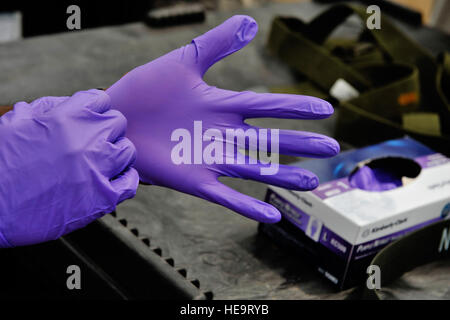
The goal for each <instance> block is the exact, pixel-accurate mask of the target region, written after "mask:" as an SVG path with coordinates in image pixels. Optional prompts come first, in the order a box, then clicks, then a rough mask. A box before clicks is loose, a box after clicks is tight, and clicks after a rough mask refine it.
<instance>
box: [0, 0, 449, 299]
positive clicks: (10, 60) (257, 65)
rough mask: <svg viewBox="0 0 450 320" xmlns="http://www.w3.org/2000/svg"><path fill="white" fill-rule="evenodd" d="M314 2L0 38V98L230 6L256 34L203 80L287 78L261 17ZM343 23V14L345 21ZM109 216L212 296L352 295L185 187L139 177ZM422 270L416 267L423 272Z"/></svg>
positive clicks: (424, 36) (70, 82)
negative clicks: (157, 24) (173, 22)
mask: <svg viewBox="0 0 450 320" xmlns="http://www.w3.org/2000/svg"><path fill="white" fill-rule="evenodd" d="M323 8H324V7H323V6H320V5H317V4H314V3H302V4H286V5H275V4H271V5H267V6H264V7H258V8H252V9H248V10H245V11H244V10H242V11H239V12H215V13H208V15H207V21H206V22H205V23H203V24H196V25H189V26H180V27H172V28H167V29H158V30H154V29H150V28H148V27H147V26H146V25H144V24H142V23H133V24H129V25H124V26H118V27H107V28H100V29H93V30H87V31H80V32H73V33H65V34H58V35H51V36H42V37H36V38H30V39H26V40H23V41H19V42H13V43H8V44H2V45H0V104H8V103H14V102H17V101H20V100H31V99H34V98H37V97H40V96H44V95H70V94H72V93H73V92H75V91H78V90H83V89H89V88H98V87H107V86H109V85H110V84H112V83H113V82H114V81H116V80H117V79H119V78H120V77H121V76H122V75H123V74H124V73H125V72H127V71H129V70H130V69H132V68H133V67H135V66H138V65H141V64H143V63H146V62H147V61H150V60H152V59H155V58H157V57H159V56H160V55H162V54H164V53H166V52H168V51H170V50H172V49H174V48H177V47H179V46H181V45H184V44H186V43H188V42H189V41H190V40H191V39H192V38H193V37H195V36H197V35H198V34H200V33H202V32H204V31H206V30H208V29H209V28H211V27H213V26H215V25H217V24H219V23H220V22H222V21H224V20H225V19H226V18H228V17H230V16H231V15H233V14H249V15H251V16H253V17H254V18H255V19H256V20H257V22H258V23H259V33H258V35H257V37H256V38H255V40H254V41H253V42H252V43H251V44H250V45H248V46H247V47H246V48H245V49H243V50H242V51H240V52H238V53H236V54H234V55H232V56H230V57H228V58H226V59H225V60H224V61H221V62H219V63H218V64H217V65H215V66H214V67H213V68H212V69H211V70H210V71H208V73H207V74H206V81H207V82H208V83H209V84H211V85H216V86H218V87H222V88H227V89H232V90H244V89H248V88H257V87H260V86H264V87H270V86H278V85H285V84H290V83H292V82H293V81H294V78H293V75H292V74H291V73H290V72H289V70H288V69H287V68H286V67H284V66H283V65H281V64H279V63H278V62H277V61H275V60H274V59H272V58H271V57H270V56H268V55H267V53H266V51H265V48H264V46H265V41H266V39H267V34H268V31H269V27H270V22H271V19H272V17H273V16H274V15H276V14H286V15H295V16H298V17H301V18H304V19H305V20H309V19H310V18H311V17H312V16H314V15H315V14H317V13H318V12H320V11H321V10H322V9H323ZM351 23H352V21H350V22H348V24H349V27H351ZM344 29H345V28H344ZM406 31H408V32H409V33H411V34H412V35H413V36H414V37H415V38H416V39H419V41H421V40H426V41H425V42H427V43H426V45H427V46H428V47H429V48H430V49H431V50H432V51H433V52H434V53H436V52H438V51H440V50H442V49H443V48H445V46H447V47H448V42H446V41H447V40H448V38H446V37H445V36H443V35H439V34H438V35H433V36H431V37H430V31H429V30H427V29H416V30H414V29H411V27H407V28H406ZM344 32H345V30H344ZM412 32H413V33H412ZM433 39H434V40H433ZM442 39H447V40H446V41H442ZM251 122H252V123H254V124H258V125H260V126H267V127H280V128H286V129H297V130H311V131H315V132H319V133H324V134H329V135H332V133H333V129H334V128H333V126H334V117H332V118H331V119H327V120H320V121H293V120H279V119H258V120H254V121H251ZM149 125H150V126H151V123H149ZM284 160H285V161H287V160H288V159H284ZM180 179H182V177H180ZM224 181H225V182H226V184H228V185H230V186H232V187H233V188H235V189H237V190H239V191H241V192H243V193H246V194H248V195H251V196H253V197H256V198H259V199H262V198H263V197H264V195H265V191H266V186H265V185H263V184H259V183H255V182H251V181H244V180H233V179H225V180H224ZM117 215H118V216H119V217H124V218H126V219H127V221H128V224H129V226H130V227H136V228H137V229H138V230H139V232H140V234H143V235H147V236H148V237H150V238H151V239H152V241H153V242H156V243H157V244H158V245H159V246H161V248H162V249H163V252H164V253H165V254H166V255H170V256H172V257H173V258H174V260H175V264H176V265H179V266H183V267H186V268H187V270H188V273H189V274H190V275H191V276H192V277H194V278H198V279H199V280H200V282H201V286H202V288H203V289H204V290H211V291H213V293H214V295H215V298H218V299H221V298H222V299H234V298H241V299H266V298H269V299H316V298H330V299H341V298H351V297H358V296H359V291H360V290H359V289H350V290H347V291H344V292H340V293H338V292H336V291H335V290H334V288H333V287H332V286H331V285H330V284H329V283H328V282H326V281H325V280H323V279H322V278H321V277H320V276H319V275H318V274H316V272H315V271H314V270H313V268H311V267H310V266H309V265H308V263H307V262H306V261H302V260H301V259H299V258H298V257H296V256H293V255H290V254H289V253H288V252H285V251H283V250H281V249H279V248H278V247H276V246H275V245H273V244H272V243H271V242H270V241H269V240H268V239H267V238H265V237H264V236H261V235H258V233H257V223H256V222H254V221H251V220H248V219H246V218H243V217H241V216H239V215H237V214H235V213H233V212H231V211H229V210H227V209H225V208H223V207H220V206H217V205H214V204H211V203H208V202H206V201H203V200H200V199H197V198H194V197H191V196H189V195H185V194H182V193H179V192H176V191H173V190H169V189H165V188H161V187H156V186H140V188H139V190H138V193H137V195H136V197H135V198H134V199H132V200H129V201H126V202H124V203H123V204H121V205H120V206H119V207H118V210H117ZM447 271H448V268H447ZM426 274H428V273H422V275H423V277H425V276H426ZM447 274H448V272H447ZM447 281H449V279H447ZM441 296H442V295H441ZM447 298H448V297H447Z"/></svg>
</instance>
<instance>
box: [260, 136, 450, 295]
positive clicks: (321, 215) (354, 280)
mask: <svg viewBox="0 0 450 320" xmlns="http://www.w3.org/2000/svg"><path fill="white" fill-rule="evenodd" d="M388 158H390V159H397V162H398V160H399V159H400V161H403V160H404V161H405V164H407V163H409V164H411V163H414V165H415V166H416V167H417V168H418V169H417V172H418V175H417V176H415V177H414V178H410V179H406V180H405V182H406V183H404V184H403V186H401V187H398V188H395V189H392V190H387V191H368V190H362V189H358V188H355V187H352V186H351V184H350V182H349V177H350V175H351V174H352V173H353V172H354V171H355V170H357V169H358V167H360V166H362V165H363V164H366V163H368V162H370V161H376V159H388ZM400 163H401V162H400ZM294 165H298V166H299V167H302V168H305V169H308V170H310V171H312V172H314V173H315V174H316V175H317V176H318V177H319V180H320V185H319V187H318V188H317V189H315V190H313V191H309V192H299V191H292V190H287V189H282V188H279V187H275V186H269V189H268V191H267V195H266V202H268V203H270V204H272V205H273V206H275V207H276V208H277V209H279V210H280V212H281V214H282V217H283V218H282V221H281V222H280V223H278V224H275V225H266V224H261V225H260V229H261V230H262V231H263V232H264V233H266V234H268V235H269V236H271V237H272V238H273V239H274V240H276V241H277V242H279V243H281V244H283V245H287V246H288V247H290V248H293V249H294V250H295V251H299V252H301V253H302V254H303V257H304V258H306V259H308V261H311V262H312V263H313V264H314V265H315V266H316V267H317V269H318V271H319V272H320V273H321V274H323V275H324V276H325V277H326V278H327V279H329V280H330V281H331V282H333V283H334V284H335V285H337V286H338V287H339V288H340V289H344V288H348V287H351V286H353V285H355V284H358V283H360V282H361V281H363V280H364V279H365V278H367V274H366V269H367V266H368V265H369V263H370V261H371V260H372V258H373V257H374V255H375V254H376V253H377V252H378V251H379V250H380V249H381V248H383V247H384V246H386V245H387V244H389V243H390V242H392V241H394V240H396V239H398V238H399V237H402V236H403V235H405V234H406V233H408V232H411V231H412V230H415V229H417V228H420V227H423V226H426V225H428V224H430V223H433V222H436V221H438V220H441V219H446V218H449V217H450V159H449V158H447V157H445V156H444V155H442V154H439V153H436V152H434V151H433V150H431V149H429V148H428V147H426V146H424V145H422V144H421V143H419V142H417V141H415V140H413V139H411V138H408V137H405V138H402V139H397V140H390V141H386V142H383V143H380V144H377V145H374V146H370V147H366V148H362V149H357V150H350V151H346V152H342V153H341V154H339V155H338V156H336V157H334V158H331V159H319V160H316V159H315V160H308V161H301V162H298V163H296V164H294Z"/></svg>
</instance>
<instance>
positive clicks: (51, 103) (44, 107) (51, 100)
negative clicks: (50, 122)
mask: <svg viewBox="0 0 450 320" xmlns="http://www.w3.org/2000/svg"><path fill="white" fill-rule="evenodd" d="M67 99H69V97H65V96H64V97H42V98H38V99H36V100H34V101H33V102H31V103H30V107H31V108H33V109H34V108H39V111H40V112H42V113H45V112H47V111H49V110H50V109H52V108H54V107H55V106H57V105H59V104H60V103H63V102H64V101H66V100H67Z"/></svg>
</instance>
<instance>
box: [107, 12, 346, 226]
mask: <svg viewBox="0 0 450 320" xmlns="http://www.w3.org/2000/svg"><path fill="white" fill-rule="evenodd" d="M257 28H258V27H257V24H256V22H255V20H253V19H252V18H251V17H248V16H234V17H232V18H230V19H228V20H227V21H225V22H224V23H223V24H221V25H220V26H218V27H216V28H214V29H212V30H210V31H209V32H207V33H205V34H203V35H202V36H199V37H197V38H195V39H194V40H192V42H191V43H190V44H188V45H186V46H184V47H181V48H179V49H176V50H174V51H172V52H170V53H168V54H166V55H164V56H162V57H160V58H158V59H156V60H154V61H151V62H149V63H147V64H145V65H142V66H140V67H137V68H135V69H134V70H132V71H130V72H129V73H128V74H126V75H125V76H124V77H123V78H122V79H120V80H119V81H117V82H116V83H115V84H113V85H112V86H111V87H110V88H109V89H108V90H107V93H108V94H109V95H110V97H111V102H112V105H113V107H114V108H117V109H118V110H119V111H121V112H122V113H123V114H124V115H125V116H126V118H127V120H128V131H127V137H129V138H130V140H131V141H133V143H134V144H135V145H136V149H137V160H136V164H135V168H136V169H137V170H138V172H139V176H140V179H141V180H142V181H143V182H146V183H149V184H155V185H159V186H165V187H169V188H172V189H175V190H178V191H181V192H185V193H188V194H191V195H195V196H197V197H200V198H203V199H206V200H209V201H212V202H215V203H218V204H220V205H223V206H225V207H227V208H229V209H231V210H234V211H236V212H238V213H240V214H242V215H244V216H246V217H249V218H251V219H255V220H258V221H261V222H277V221H279V220H280V217H281V216H280V213H279V211H278V210H277V209H275V208H274V207H273V206H271V205H269V204H267V203H265V202H263V201H259V200H256V199H253V198H251V197H248V196H246V195H243V194H241V193H239V192H237V191H235V190H233V189H231V188H229V187H227V186H225V185H224V184H222V183H221V182H219V181H218V177H220V176H230V177H236V178H243V179H252V180H257V181H261V182H265V183H269V184H272V185H277V186H281V187H285V188H289V189H296V190H311V189H314V188H315V187H317V185H318V179H317V177H316V176H315V175H314V174H313V173H311V172H308V171H306V170H303V169H301V168H297V167H290V166H285V165H280V166H279V167H278V168H277V170H278V171H277V173H276V174H262V170H261V169H262V167H265V165H264V164H263V163H261V162H259V163H258V164H252V163H250V160H248V157H247V156H243V155H242V154H240V153H236V151H235V150H234V146H235V145H238V146H239V147H246V146H247V147H248V146H249V148H248V149H250V150H255V148H254V145H253V148H252V144H251V143H250V142H249V141H250V139H248V140H246V142H245V143H238V141H239V140H238V138H239V136H241V137H242V136H243V135H244V134H243V131H241V132H240V133H239V132H237V135H236V136H237V137H238V138H237V139H234V138H233V140H229V139H227V138H226V130H228V129H234V130H236V129H239V128H240V129H243V130H247V129H252V130H255V131H256V132H262V131H261V130H260V131H258V128H253V127H252V126H250V125H248V124H246V123H245V122H244V120H245V119H247V118H261V117H274V118H292V119H323V118H327V117H329V116H330V115H331V114H332V113H333V108H332V106H331V105H330V104H329V103H327V102H326V101H323V100H321V99H318V98H314V97H308V96H300V95H288V94H257V93H254V92H249V91H245V92H233V91H228V90H223V89H219V88H216V87H212V86H209V85H208V84H206V83H205V82H204V81H203V79H202V77H203V75H204V74H205V72H206V71H207V70H208V68H210V67H211V66H212V65H213V64H214V63H216V62H217V61H219V60H221V59H222V58H224V57H226V56H228V55H230V54H232V53H233V52H235V51H237V50H239V49H241V48H242V47H244V46H245V45H246V44H248V43H249V42H250V41H251V40H252V39H253V38H254V36H255V35H256V32H257ZM194 122H195V123H196V124H197V131H196V130H194V128H195V125H196V124H195V123H194ZM177 129H179V130H178V131H177ZM186 132H187V134H186ZM199 132H200V134H203V138H204V141H207V144H210V143H212V141H215V142H217V143H218V144H220V145H221V146H222V148H219V146H218V145H216V146H217V148H216V149H215V154H213V152H211V154H213V155H214V158H215V159H219V160H220V159H224V160H223V162H224V163H219V162H220V161H216V162H214V163H211V162H210V161H202V159H199V157H198V156H196V155H198V149H199V148H198V140H196V138H195V137H196V136H198V133H199ZM275 134H276V133H275V131H271V132H270V134H269V133H268V135H269V136H268V140H269V142H268V144H269V145H270V146H272V144H271V143H272V142H274V145H276V142H277V141H276V136H275ZM188 135H190V136H191V137H192V140H193V141H194V140H196V141H197V144H196V142H194V143H193V147H192V148H191V149H190V150H188V148H183V151H182V152H181V151H180V149H178V147H177V145H179V143H182V142H185V141H184V139H185V138H186V137H187V136H188ZM224 137H225V138H224ZM274 137H275V138H274ZM201 139H202V138H200V143H201ZM260 140H261V139H260ZM259 142H261V141H259ZM230 145H232V146H233V152H231V151H230V150H228V149H227V148H226V147H228V146H230ZM259 146H260V147H259V148H257V149H259V150H261V149H265V148H264V144H263V146H262V147H261V145H259ZM276 147H278V149H279V150H276V149H277V148H275V147H267V148H266V149H267V150H270V151H274V152H275V153H278V152H276V151H279V153H281V154H288V155H296V156H306V157H319V158H321V157H330V156H334V155H336V154H337V153H338V152H339V145H338V143H337V142H336V141H335V140H333V139H331V138H328V137H326V136H323V135H319V134H315V133H308V132H298V131H290V130H280V131H279V144H278V145H277V146H276ZM174 148H175V149H174ZM220 149H222V150H220ZM201 150H203V149H201ZM178 151H180V152H179V153H177V152H178ZM203 151H205V152H207V151H208V150H207V147H206V148H205V149H204V150H203ZM174 153H175V154H178V155H179V157H180V158H183V159H184V160H186V159H188V161H184V162H179V161H178V160H177V161H174V157H173V155H174ZM227 160H230V162H233V161H234V163H231V164H230V163H229V162H227ZM235 160H236V161H235ZM238 160H241V162H242V161H243V160H245V161H246V162H245V163H238ZM189 162H190V163H191V164H189Z"/></svg>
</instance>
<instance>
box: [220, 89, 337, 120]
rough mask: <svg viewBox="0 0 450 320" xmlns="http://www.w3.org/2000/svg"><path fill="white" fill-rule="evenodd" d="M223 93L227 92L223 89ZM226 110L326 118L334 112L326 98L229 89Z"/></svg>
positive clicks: (266, 115) (246, 114)
mask: <svg viewBox="0 0 450 320" xmlns="http://www.w3.org/2000/svg"><path fill="white" fill-rule="evenodd" d="M217 90H220V91H222V92H221V95H225V94H226V93H225V92H223V91H227V90H221V89H217ZM227 95H228V97H227V98H228V99H226V100H225V99H224V101H227V104H228V105H226V106H224V107H225V111H226V110H229V111H230V112H237V113H239V114H241V115H242V116H243V117H244V118H246V119H247V118H284V119H324V118H328V117H329V116H331V115H332V114H333V112H334V109H333V107H332V106H331V104H330V103H328V102H327V101H325V100H322V99H319V98H316V97H311V96H304V95H296V94H282V93H256V92H252V91H243V92H233V91H228V94H227Z"/></svg>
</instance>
